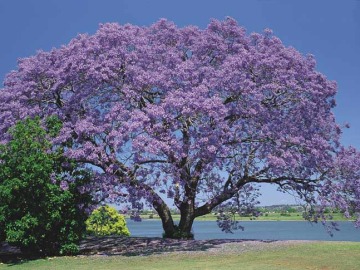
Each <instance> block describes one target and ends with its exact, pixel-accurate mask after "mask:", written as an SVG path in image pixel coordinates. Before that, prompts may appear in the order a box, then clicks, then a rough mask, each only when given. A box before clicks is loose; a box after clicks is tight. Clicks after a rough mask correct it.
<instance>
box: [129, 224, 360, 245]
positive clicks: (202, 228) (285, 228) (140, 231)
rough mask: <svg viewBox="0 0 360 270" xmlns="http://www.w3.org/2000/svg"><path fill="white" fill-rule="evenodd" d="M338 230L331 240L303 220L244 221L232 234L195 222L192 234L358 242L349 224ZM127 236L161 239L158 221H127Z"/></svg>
mask: <svg viewBox="0 0 360 270" xmlns="http://www.w3.org/2000/svg"><path fill="white" fill-rule="evenodd" d="M338 224H339V229H340V231H335V232H334V236H333V237H331V236H330V235H329V234H328V233H327V231H326V229H325V228H324V226H323V225H322V224H312V223H309V222H306V221H245V222H241V225H242V226H244V227H245V230H244V231H241V230H237V231H234V233H233V234H229V233H224V232H222V231H221V230H220V228H219V227H218V226H217V224H216V222H215V221H195V222H194V226H193V232H194V235H195V239H197V240H206V239H254V240H255V239H257V240H322V241H356V242H360V228H359V229H356V228H355V227H354V224H353V223H352V222H347V221H341V222H338ZM127 226H128V228H129V230H130V232H131V236H145V237H162V233H163V230H162V226H161V222H160V220H143V221H141V222H134V221H132V220H128V221H127Z"/></svg>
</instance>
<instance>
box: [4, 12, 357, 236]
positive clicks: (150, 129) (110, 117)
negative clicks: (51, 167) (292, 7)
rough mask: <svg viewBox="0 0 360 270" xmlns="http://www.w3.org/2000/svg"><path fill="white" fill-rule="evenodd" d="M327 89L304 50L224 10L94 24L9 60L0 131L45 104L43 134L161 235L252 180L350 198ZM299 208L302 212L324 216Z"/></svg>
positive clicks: (351, 177) (185, 230)
mask: <svg viewBox="0 0 360 270" xmlns="http://www.w3.org/2000/svg"><path fill="white" fill-rule="evenodd" d="M335 94H336V83H335V82H332V81H329V80H327V79H326V77H325V76H324V75H322V74H321V73H319V72H317V71H316V69H315V60H314V57H313V56H311V55H307V56H303V55H301V54H300V53H299V52H298V51H296V50H295V49H294V48H291V47H286V46H284V45H283V44H282V43H281V41H280V39H279V38H277V37H275V36H273V35H272V32H271V31H270V30H265V31H264V33H263V34H257V33H253V34H251V35H246V33H245V30H244V29H243V28H241V27H239V26H238V25H237V23H236V21H235V20H233V19H231V18H228V19H226V20H225V21H217V20H212V21H211V22H210V24H209V26H208V27H207V28H206V29H204V30H202V29H198V28H196V27H193V26H188V27H184V28H177V27H176V26H175V25H174V24H173V23H172V22H168V21H166V20H160V21H159V22H157V23H155V24H154V25H152V26H150V27H138V26H134V25H129V24H127V25H118V24H116V23H114V24H104V25H101V26H100V29H99V30H98V31H97V32H96V34H94V35H92V36H89V35H79V36H78V37H77V38H75V39H73V40H72V41H70V43H69V44H68V45H66V46H63V47H61V48H59V49H53V50H52V51H50V52H39V53H37V54H36V55H35V56H32V57H29V58H25V59H21V60H20V61H19V68H18V70H16V71H13V72H11V73H10V74H9V75H8V76H7V78H6V80H5V87H4V89H2V91H1V95H0V134H4V135H3V136H2V140H3V141H6V140H7V138H8V137H7V134H8V133H7V130H8V128H9V127H10V126H11V125H12V124H13V123H14V122H15V121H16V120H17V119H21V118H22V117H24V116H27V115H30V116H31V115H35V114H38V115H40V116H41V117H43V118H46V117H48V116H49V115H53V114H56V115H58V116H59V117H60V119H61V121H62V122H63V127H62V128H61V131H60V133H59V135H58V136H57V137H56V138H55V139H54V140H53V143H55V144H59V145H61V144H66V147H65V148H64V151H65V154H66V155H67V156H68V157H69V158H72V159H74V160H76V161H77V162H79V163H82V164H91V165H92V166H93V168H97V169H96V170H97V171H98V173H97V176H96V177H97V183H100V185H101V188H102V189H101V193H102V196H105V197H108V199H112V200H113V201H116V200H119V201H128V202H130V203H132V204H133V206H134V207H137V208H139V207H141V206H142V203H143V202H144V203H147V204H149V205H150V206H152V207H154V209H155V210H156V211H157V212H158V214H159V216H160V218H161V220H162V225H163V228H164V231H165V235H166V236H167V237H176V236H178V235H181V236H185V237H186V235H188V237H191V227H192V224H193V221H194V219H195V218H196V217H198V216H201V215H204V214H207V213H209V212H210V211H211V210H212V209H213V208H214V207H217V206H219V205H221V204H222V203H223V202H226V201H228V200H230V199H231V198H233V197H234V196H237V194H239V193H242V192H246V191H244V187H245V186H246V187H249V186H251V185H253V184H258V183H270V184H273V185H276V186H278V187H279V189H281V190H283V191H292V192H293V193H295V194H297V195H298V196H299V197H300V198H301V199H303V200H304V201H306V202H307V203H309V204H311V205H313V204H315V203H321V205H322V206H323V207H325V206H326V205H330V204H332V205H334V204H336V205H338V206H339V207H340V208H343V209H346V208H347V207H348V205H349V203H350V202H353V203H355V205H359V199H358V198H359V194H360V188H359V184H358V183H359V167H360V166H359V160H358V159H356V157H357V155H358V154H357V152H356V150H354V149H352V150H351V151H350V150H349V149H343V148H342V147H341V146H340V143H339V137H340V134H341V128H340V126H339V125H338V124H336V122H335V118H334V115H333V113H332V108H334V106H335V100H334V96H335ZM345 153H350V154H349V155H348V156H346V154H345ZM350 169H351V170H353V172H352V173H349V171H350ZM164 197H168V198H171V199H172V200H173V203H174V204H175V205H176V207H177V208H178V209H179V211H180V214H181V218H180V222H179V224H178V226H175V225H174V222H173V219H172V216H171V213H170V209H169V207H168V205H167V204H166V202H165V200H164ZM312 209H316V211H318V212H316V211H315V212H314V211H312V212H311V213H309V215H307V216H306V217H307V218H308V219H311V220H315V221H316V220H317V219H318V218H319V217H320V216H322V217H324V216H323V215H322V212H321V209H322V207H320V208H312ZM357 209H358V208H357Z"/></svg>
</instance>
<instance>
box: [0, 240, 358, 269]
mask: <svg viewBox="0 0 360 270" xmlns="http://www.w3.org/2000/svg"><path fill="white" fill-rule="evenodd" d="M0 269H1V270H2V269H28V270H31V269H39V270H42V269H54V270H56V269H74V270H77V269H79V270H83V269H84V270H85V269H97V270H99V269H131V270H145V269H146V270H152V269H158V270H162V269H164V270H165V269H166V270H169V269H170V270H171V269H173V270H183V269H194V270H196V269H202V270H203V269H208V270H212V269H216V270H218V269H230V270H231V269H253V270H256V269H266V270H275V269H276V270H279V269H289V270H292V269H329V270H331V269H334V270H335V269H341V270H347V269H360V243H357V242H308V243H296V244H294V245H291V246H281V247H277V248H272V249H267V250H261V251H249V252H245V253H241V254H237V253H236V252H235V253H234V252H231V253H228V254H227V253H225V254H216V253H215V254H212V253H201V254H199V253H176V252H174V253H170V254H166V255H164V254H163V255H151V256H136V257H135V256H134V257H125V256H106V257H105V256H104V257H103V256H91V257H59V258H48V259H40V260H34V261H25V262H22V263H18V264H13V265H11V264H1V265H0Z"/></svg>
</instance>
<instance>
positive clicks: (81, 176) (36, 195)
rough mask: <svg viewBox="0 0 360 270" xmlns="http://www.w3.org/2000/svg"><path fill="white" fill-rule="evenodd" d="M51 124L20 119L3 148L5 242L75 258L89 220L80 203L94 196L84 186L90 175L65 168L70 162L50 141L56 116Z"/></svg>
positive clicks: (0, 220)
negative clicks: (78, 244)
mask: <svg viewBox="0 0 360 270" xmlns="http://www.w3.org/2000/svg"><path fill="white" fill-rule="evenodd" d="M48 124H49V126H48V129H47V130H45V129H43V128H42V127H41V125H40V120H39V119H38V118H35V119H26V120H24V121H21V122H19V123H18V124H17V125H16V126H15V127H13V129H12V130H11V133H10V134H11V136H12V138H11V140H10V141H9V142H8V143H7V144H5V145H0V201H1V204H0V237H1V238H2V239H0V240H5V241H7V242H8V243H10V244H12V245H15V246H18V247H20V249H21V250H22V251H23V252H26V253H41V254H43V255H50V254H60V253H62V254H69V253H71V254H73V253H74V252H75V250H76V249H75V246H76V245H77V243H78V242H79V241H80V239H81V237H82V235H83V233H84V232H85V220H86V218H87V215H86V214H85V211H84V208H82V209H81V208H79V207H78V205H79V204H80V203H82V204H83V205H84V206H85V207H87V206H89V205H90V204H91V197H90V194H89V193H86V192H82V193H80V191H79V188H80V187H82V186H83V185H85V184H87V183H88V182H89V181H90V179H91V175H90V174H89V173H88V172H87V171H86V170H84V169H81V168H79V167H76V166H75V167H74V166H69V165H68V166H67V167H66V168H64V167H63V166H62V164H63V163H64V161H67V163H68V164H70V163H71V161H70V160H66V158H64V157H63V156H62V155H61V149H60V148H58V149H52V145H51V144H50V142H49V141H48V136H49V134H50V135H51V133H52V132H56V129H59V125H60V123H59V121H56V119H55V118H52V119H49V121H48ZM52 150H54V151H52ZM60 183H63V185H62V186H60ZM65 183H66V184H65Z"/></svg>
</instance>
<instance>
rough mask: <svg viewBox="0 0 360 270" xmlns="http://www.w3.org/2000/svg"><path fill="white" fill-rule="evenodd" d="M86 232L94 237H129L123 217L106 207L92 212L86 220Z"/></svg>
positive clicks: (113, 209)
mask: <svg viewBox="0 0 360 270" xmlns="http://www.w3.org/2000/svg"><path fill="white" fill-rule="evenodd" d="M86 230H87V232H88V233H89V234H91V235H96V236H105V235H122V236H129V235H130V232H129V230H128V228H127V226H126V221H125V218H124V216H123V215H121V214H119V213H118V212H117V210H116V209H115V208H113V207H110V206H108V205H105V206H101V207H99V208H97V209H95V210H94V211H93V212H92V214H91V215H90V217H89V218H88V219H87V220H86Z"/></svg>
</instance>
